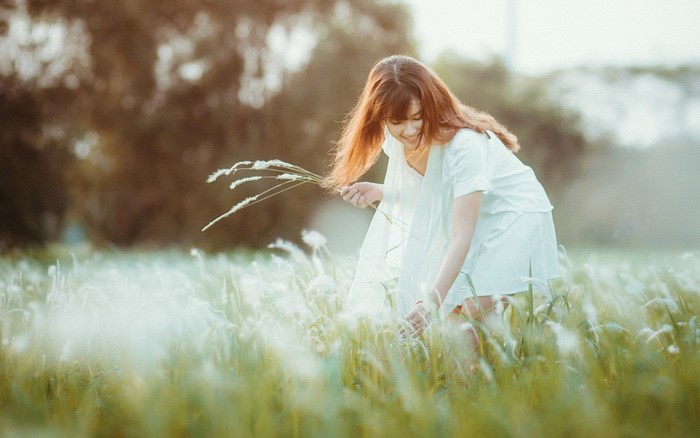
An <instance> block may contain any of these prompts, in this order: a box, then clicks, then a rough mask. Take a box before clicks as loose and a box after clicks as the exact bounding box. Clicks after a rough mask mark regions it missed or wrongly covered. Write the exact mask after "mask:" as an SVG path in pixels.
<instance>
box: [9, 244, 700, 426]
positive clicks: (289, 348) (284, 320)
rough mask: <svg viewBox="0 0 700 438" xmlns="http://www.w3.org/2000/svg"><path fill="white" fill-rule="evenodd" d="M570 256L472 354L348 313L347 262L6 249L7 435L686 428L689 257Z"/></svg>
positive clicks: (693, 351)
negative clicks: (546, 285) (550, 281)
mask: <svg viewBox="0 0 700 438" xmlns="http://www.w3.org/2000/svg"><path fill="white" fill-rule="evenodd" d="M561 266H562V278H561V279H560V280H558V281H557V282H556V283H555V284H554V287H553V289H552V290H551V291H550V292H542V291H540V288H539V287H538V285H533V288H532V290H531V291H529V292H526V293H523V294H521V295H520V296H517V297H515V298H514V299H513V300H512V301H511V303H510V305H509V306H507V307H506V308H504V309H499V312H498V316H497V317H495V318H493V319H491V320H489V321H488V322H487V323H486V325H485V326H483V327H480V330H481V331H480V332H481V340H482V343H481V348H480V350H479V351H476V352H474V351H470V350H469V349H468V348H466V346H465V342H464V340H463V338H461V337H460V336H459V334H458V331H457V330H456V329H455V325H454V324H453V323H450V322H447V321H442V320H439V319H438V320H435V321H434V322H433V324H432V325H431V326H430V328H429V329H428V330H427V331H426V332H424V333H423V334H422V335H421V336H420V337H418V338H415V339H411V338H404V337H402V336H401V335H400V329H401V326H402V324H401V321H400V320H399V319H393V320H392V319H382V320H371V319H368V318H363V317H358V316H356V315H353V314H349V313H347V312H344V311H343V300H344V297H345V294H346V293H347V290H348V288H349V284H350V281H351V279H352V272H353V269H354V260H352V259H351V258H347V259H343V258H338V257H334V256H332V255H330V254H328V253H327V251H325V249H324V248H323V247H318V246H317V247H315V248H299V247H297V246H295V245H293V244H291V243H289V242H284V241H278V242H277V244H276V245H275V248H271V249H269V250H267V251H260V252H231V253H216V254H208V253H204V252H202V251H199V250H196V249H194V250H192V251H190V252H186V251H175V250H173V251H153V252H149V251H127V252H125V251H116V250H115V251H108V250H106V251H97V250H90V249H84V248H59V247H55V248H50V249H48V250H43V251H33V252H32V251H24V252H15V253H11V254H8V255H6V256H4V257H3V258H2V259H0V337H1V338H2V345H1V347H0V436H8V437H14V436H20V437H23V436H31V437H43V436H47V437H48V436H50V437H54V436H58V437H62V436H65V437H91V436H119V437H146V436H147V437H190V436H191V437H266V436H298V437H357V436H360V437H394V436H395V437H405V436H420V437H431V436H448V437H449V436H455V437H456V436H517V437H540V436H574V437H576V436H586V437H591V436H605V437H616V436H693V435H694V436H697V435H698V434H699V433H700V432H698V431H700V346H699V345H698V343H699V341H700V321H698V313H699V312H700V253H698V252H694V253H693V252H685V253H683V252H678V253H663V254H661V253H659V254H654V253H648V254H643V255H641V254H631V253H630V254H626V253H624V252H619V253H604V252H596V251H593V250H590V251H579V252H577V253H576V254H575V255H571V256H567V255H566V254H564V253H563V254H562V259H561ZM463 324H467V325H468V324H472V325H473V322H472V321H467V320H465V321H464V322H463Z"/></svg>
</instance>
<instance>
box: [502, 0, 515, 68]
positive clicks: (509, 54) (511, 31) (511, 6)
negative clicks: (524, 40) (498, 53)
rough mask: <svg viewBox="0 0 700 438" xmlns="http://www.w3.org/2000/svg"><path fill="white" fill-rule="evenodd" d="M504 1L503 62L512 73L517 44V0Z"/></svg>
mask: <svg viewBox="0 0 700 438" xmlns="http://www.w3.org/2000/svg"><path fill="white" fill-rule="evenodd" d="M506 1H507V3H506V47H505V59H504V62H505V64H506V68H507V69H508V71H509V72H510V73H514V72H515V66H516V61H517V59H516V50H517V45H518V0H506Z"/></svg>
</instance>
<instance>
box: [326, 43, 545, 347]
mask: <svg viewBox="0 0 700 438" xmlns="http://www.w3.org/2000/svg"><path fill="white" fill-rule="evenodd" d="M519 148H520V146H519V145H518V141H517V138H516V137H515V136H514V135H513V134H511V133H510V132H508V131H507V130H506V128H505V127H504V126H502V125H501V124H499V123H498V122H497V121H496V120H495V119H494V118H493V117H491V116H490V115H488V114H486V113H483V112H480V111H477V110H475V109H473V108H471V107H469V106H466V105H464V104H462V103H461V102H460V101H459V100H458V99H457V98H456V97H455V96H454V95H453V94H452V92H451V91H450V90H449V89H448V88H447V86H446V85H445V83H444V82H443V81H442V80H441V79H440V78H439V77H438V76H437V75H436V74H435V73H434V72H432V71H431V70H430V69H429V68H428V67H426V66H425V65H424V64H422V63H420V62H419V61H417V60H415V59H413V58H410V57H407V56H390V57H388V58H385V59H382V60H381V61H379V62H378V63H377V64H376V65H375V66H374V68H373V69H372V70H371V72H370V73H369V77H368V79H367V83H366V85H365V88H364V91H363V92H362V94H361V96H360V98H359V101H358V103H357V105H356V106H355V108H354V109H353V111H352V112H351V114H350V115H349V117H348V119H347V122H346V124H345V126H344V129H343V133H342V135H341V138H340V141H339V142H338V144H337V147H336V149H335V158H334V162H333V168H332V170H331V172H330V174H329V176H328V177H327V181H326V183H327V185H328V186H329V187H342V189H341V195H342V197H343V199H344V200H345V201H347V202H349V203H350V204H352V205H354V206H356V207H360V208H364V207H367V206H369V205H370V204H375V203H377V202H379V205H377V206H376V209H377V211H376V213H375V215H374V218H373V219H372V222H371V224H370V227H369V229H368V231H367V235H366V237H365V240H364V243H363V245H362V249H361V250H360V258H359V262H358V266H357V271H356V274H355V279H354V281H353V284H352V286H351V290H350V294H349V297H348V303H347V304H348V306H349V307H350V308H351V309H355V310H358V311H366V312H374V311H378V310H385V309H395V310H397V311H398V312H400V313H401V314H402V315H404V316H405V317H406V319H407V320H408V322H409V323H410V327H411V329H412V330H413V332H414V333H419V332H420V331H421V330H422V329H423V328H424V327H425V326H426V324H427V323H428V322H429V320H430V319H429V318H430V314H431V312H432V310H433V309H434V308H438V309H439V311H440V313H441V314H442V315H443V316H448V317H452V318H455V317H456V318H461V319H464V316H466V317H469V318H471V319H474V320H477V321H482V320H483V319H484V318H485V317H488V315H489V314H490V313H492V312H493V311H494V308H495V305H496V304H497V302H498V300H500V299H503V297H506V296H508V295H511V294H514V293H517V292H522V291H525V290H527V289H528V286H529V284H531V283H532V284H534V287H535V288H537V287H546V284H547V280H549V279H552V278H555V277H558V273H559V269H558V260H557V244H556V237H555V232H554V225H553V222H552V215H551V210H552V205H551V204H550V202H549V199H548V198H547V195H546V194H545V191H544V189H543V188H542V185H541V184H540V183H539V182H538V181H537V179H536V178H535V175H534V173H533V172H532V169H530V168H529V167H527V166H525V165H524V164H523V163H522V162H521V161H520V160H518V158H516V157H515V155H514V152H516V151H517V150H518V149H519ZM381 151H384V153H385V154H386V155H387V156H388V165H387V171H386V176H385V179H384V183H383V184H377V183H371V182H357V181H358V179H359V178H360V177H361V176H362V175H363V174H364V173H365V172H366V171H367V170H368V169H369V168H370V167H371V166H372V164H374V163H375V162H376V161H377V159H378V157H379V155H380V153H381ZM387 291H389V292H396V293H395V294H394V295H392V294H387ZM387 295H388V296H389V298H388V300H387ZM392 301H393V303H390V302H392Z"/></svg>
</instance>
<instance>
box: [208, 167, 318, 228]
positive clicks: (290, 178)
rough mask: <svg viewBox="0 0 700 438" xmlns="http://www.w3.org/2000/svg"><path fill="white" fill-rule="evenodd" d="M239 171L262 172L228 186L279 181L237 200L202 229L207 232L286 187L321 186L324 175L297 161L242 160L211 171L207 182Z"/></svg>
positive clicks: (283, 190)
mask: <svg viewBox="0 0 700 438" xmlns="http://www.w3.org/2000/svg"><path fill="white" fill-rule="evenodd" d="M237 172H245V173H250V172H259V173H262V174H260V175H251V176H244V177H242V178H238V179H235V180H234V181H233V182H231V183H230V184H229V188H230V189H232V190H233V189H235V188H236V187H238V186H241V185H243V184H245V183H249V182H253V181H260V180H273V181H275V182H276V184H275V185H273V186H272V187H271V188H269V189H267V190H264V191H263V192H261V193H258V194H257V195H254V196H250V197H247V198H245V199H243V200H242V201H240V202H238V203H237V204H235V205H234V206H233V207H231V209H229V211H227V212H226V213H224V214H222V215H220V216H219V217H217V218H215V219H214V220H212V221H211V222H209V223H208V224H207V225H206V226H205V227H204V228H203V229H202V231H206V230H207V229H208V228H210V227H211V226H212V225H214V224H215V223H217V222H219V221H220V220H222V219H225V218H227V217H229V216H230V215H232V214H233V213H235V212H237V211H239V210H241V209H243V208H245V207H248V206H251V205H254V204H257V203H258V202H262V201H264V200H266V199H269V198H271V197H273V196H276V195H279V194H281V193H283V192H286V191H287V190H291V189H293V188H295V187H298V186H300V185H302V184H308V183H311V184H315V185H321V184H322V183H323V177H322V176H320V175H317V174H315V173H313V172H309V171H308V170H306V169H304V168H302V167H299V166H297V165H295V164H290V163H287V162H285V161H282V160H267V161H265V160H257V161H239V162H238V163H235V164H234V165H233V166H231V167H228V168H223V169H219V170H217V171H216V172H214V173H212V174H211V175H209V178H208V179H207V182H208V183H213V182H215V181H216V180H218V179H219V178H221V177H224V176H225V177H229V176H232V175H235V174H236V173H237Z"/></svg>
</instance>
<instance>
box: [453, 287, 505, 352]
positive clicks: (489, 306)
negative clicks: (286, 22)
mask: <svg viewBox="0 0 700 438" xmlns="http://www.w3.org/2000/svg"><path fill="white" fill-rule="evenodd" d="M499 301H500V302H502V303H503V306H504V307H503V308H504V309H505V306H507V305H508V299H507V298H506V297H498V298H496V297H494V296H483V297H471V298H467V299H466V300H464V302H463V303H462V305H460V306H457V307H455V308H454V310H453V311H452V312H451V313H450V315H449V316H448V319H449V320H451V321H453V322H455V323H457V324H459V329H460V330H461V331H463V332H464V335H465V337H466V340H467V343H468V344H469V346H470V347H471V348H473V349H474V350H478V349H479V346H480V338H479V333H478V332H477V330H478V328H477V327H474V326H471V327H465V323H466V322H469V321H475V322H478V323H481V324H484V322H485V321H486V320H487V319H488V318H489V317H490V316H492V315H493V314H495V310H496V307H497V305H498V302H499Z"/></svg>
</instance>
